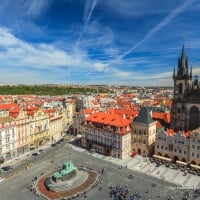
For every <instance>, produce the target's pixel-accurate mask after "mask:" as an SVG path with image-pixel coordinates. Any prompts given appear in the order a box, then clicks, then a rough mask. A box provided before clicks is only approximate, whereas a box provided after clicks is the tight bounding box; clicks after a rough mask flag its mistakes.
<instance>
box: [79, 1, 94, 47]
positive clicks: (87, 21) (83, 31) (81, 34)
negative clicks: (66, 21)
mask: <svg viewBox="0 0 200 200" xmlns="http://www.w3.org/2000/svg"><path fill="white" fill-rule="evenodd" d="M96 4H97V0H94V1H93V3H92V7H91V9H90V12H89V15H88V17H87V18H86V21H85V23H84V25H83V28H82V31H81V33H80V35H79V38H78V40H77V42H76V46H78V45H79V42H80V41H81V38H82V36H83V34H84V33H85V31H86V30H87V27H88V24H89V21H90V18H91V16H92V13H93V11H94V8H95V6H96Z"/></svg>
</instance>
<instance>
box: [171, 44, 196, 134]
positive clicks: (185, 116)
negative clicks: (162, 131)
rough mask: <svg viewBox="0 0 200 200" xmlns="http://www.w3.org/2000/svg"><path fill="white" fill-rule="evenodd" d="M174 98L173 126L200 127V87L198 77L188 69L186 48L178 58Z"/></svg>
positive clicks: (183, 128)
mask: <svg viewBox="0 0 200 200" xmlns="http://www.w3.org/2000/svg"><path fill="white" fill-rule="evenodd" d="M173 80H174V98H173V103H172V110H171V117H172V118H171V128H173V129H174V130H176V131H178V130H193V129H196V128H198V127H200V87H199V80H198V77H192V68H191V69H190V70H189V69H188V59H187V56H186V54H185V48H184V46H183V47H182V52H181V55H180V57H179V58H178V66H177V70H175V68H174V73H173Z"/></svg>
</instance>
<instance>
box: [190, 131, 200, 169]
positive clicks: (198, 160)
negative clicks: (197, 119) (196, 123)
mask: <svg viewBox="0 0 200 200" xmlns="http://www.w3.org/2000/svg"><path fill="white" fill-rule="evenodd" d="M189 161H190V163H191V164H192V165H197V166H199V167H200V128H198V129H196V130H193V131H192V134H191V135H190V157H189Z"/></svg>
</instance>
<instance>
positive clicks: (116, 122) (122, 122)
mask: <svg viewBox="0 0 200 200" xmlns="http://www.w3.org/2000/svg"><path fill="white" fill-rule="evenodd" d="M86 121H91V122H96V123H101V124H106V125H111V126H116V127H124V126H128V125H130V120H128V119H124V118H123V117H121V116H120V115H119V114H109V113H104V112H96V113H93V114H91V115H90V116H89V117H87V118H86Z"/></svg>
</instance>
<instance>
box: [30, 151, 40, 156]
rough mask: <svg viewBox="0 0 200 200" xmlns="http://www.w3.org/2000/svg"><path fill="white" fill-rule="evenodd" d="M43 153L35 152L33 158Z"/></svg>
mask: <svg viewBox="0 0 200 200" xmlns="http://www.w3.org/2000/svg"><path fill="white" fill-rule="evenodd" d="M40 154H41V153H40V152H39V151H38V152H34V153H32V156H39V155H40Z"/></svg>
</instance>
